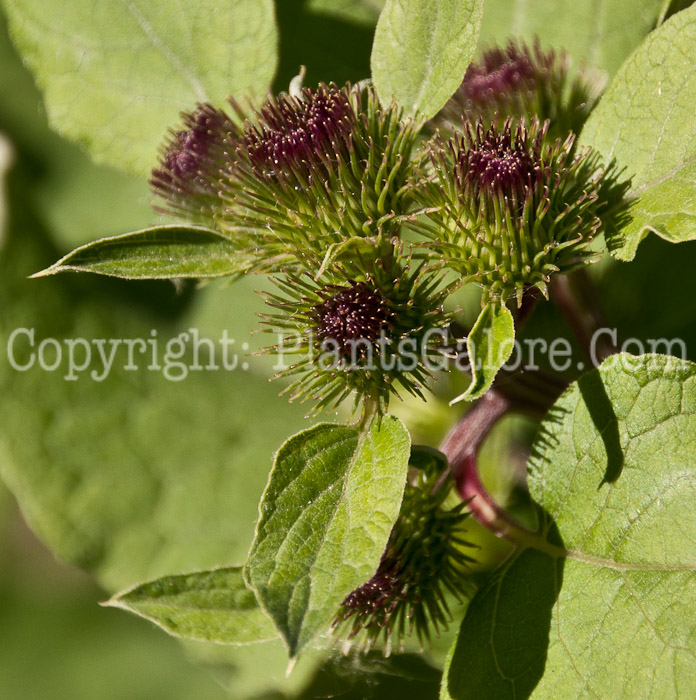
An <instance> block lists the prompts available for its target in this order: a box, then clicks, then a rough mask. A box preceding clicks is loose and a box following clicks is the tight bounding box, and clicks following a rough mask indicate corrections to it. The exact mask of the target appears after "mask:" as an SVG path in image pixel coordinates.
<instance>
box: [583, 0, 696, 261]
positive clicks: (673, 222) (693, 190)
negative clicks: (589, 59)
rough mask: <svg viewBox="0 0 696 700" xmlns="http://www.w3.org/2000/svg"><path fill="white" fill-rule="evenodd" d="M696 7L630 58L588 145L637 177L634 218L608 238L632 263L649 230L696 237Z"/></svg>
mask: <svg viewBox="0 0 696 700" xmlns="http://www.w3.org/2000/svg"><path fill="white" fill-rule="evenodd" d="M695 43H696V6H695V7H691V8H689V9H686V10H684V11H682V12H680V13H678V14H676V15H674V16H673V17H672V18H671V19H669V20H667V21H666V22H665V23H664V24H663V25H662V26H660V27H659V28H658V29H656V30H655V31H654V32H653V33H652V34H651V35H650V36H649V37H648V38H647V39H646V40H645V41H644V42H643V43H642V44H641V45H640V47H639V48H638V49H636V51H635V52H634V53H633V54H631V56H630V57H629V58H628V59H627V60H626V62H625V63H624V65H623V66H622V67H621V69H620V70H619V72H618V73H617V74H616V76H615V77H614V79H613V81H612V82H611V85H610V86H609V88H608V89H607V91H606V93H605V95H604V97H603V98H602V100H601V102H600V103H599V105H598V107H597V108H596V109H595V111H594V112H593V113H592V115H591V116H590V119H589V120H588V122H587V124H586V126H585V128H584V130H583V132H582V135H581V142H582V144H584V145H588V146H592V147H594V148H596V149H597V150H599V151H600V152H601V153H602V154H603V156H604V157H605V158H606V159H607V160H611V159H616V162H617V163H618V165H619V166H620V167H622V168H625V172H626V175H627V176H632V181H631V190H630V193H629V196H630V198H631V199H633V200H634V204H633V207H632V209H631V212H630V213H631V215H632V221H631V222H630V223H629V224H628V225H627V226H626V227H625V228H624V229H623V231H622V232H621V234H620V236H616V237H614V238H612V239H611V240H609V241H608V244H609V247H610V249H611V250H612V252H613V254H614V255H615V256H616V257H617V258H619V259H620V260H632V259H633V257H634V256H635V253H636V249H637V247H638V244H639V243H640V241H641V240H642V238H643V237H644V236H645V234H646V233H647V232H649V231H654V232H655V233H657V234H658V235H659V236H662V237H663V238H665V239H666V240H669V241H672V242H675V243H677V242H680V241H686V240H693V239H696V111H695V110H694V104H696V54H695V53H694V51H693V46H694V44H695Z"/></svg>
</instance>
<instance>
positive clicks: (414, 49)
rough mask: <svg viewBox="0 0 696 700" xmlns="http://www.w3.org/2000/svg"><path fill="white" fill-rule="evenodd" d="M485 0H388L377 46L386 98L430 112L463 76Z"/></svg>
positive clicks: (379, 82)
mask: <svg viewBox="0 0 696 700" xmlns="http://www.w3.org/2000/svg"><path fill="white" fill-rule="evenodd" d="M482 14H483V1H482V0H387V3H386V5H385V7H384V9H383V10H382V13H381V15H380V17H379V21H378V22H377V29H376V30H375V40H374V45H373V47H372V59H371V63H372V79H373V81H374V83H375V87H376V88H377V93H378V94H379V96H380V99H381V100H382V101H383V102H386V103H388V102H390V101H391V100H392V99H394V100H395V101H396V103H397V104H398V105H400V106H401V107H403V108H404V109H405V111H406V112H407V113H409V114H413V115H418V116H420V117H422V118H425V119H427V118H430V117H432V116H433V115H434V114H436V113H437V112H438V110H439V109H440V108H441V107H442V106H443V105H444V104H445V102H447V100H448V99H449V98H450V97H451V96H452V93H454V91H455V90H456V89H457V88H458V87H459V84H460V83H461V82H462V79H463V78H464V73H465V72H466V69H467V67H468V65H469V63H470V62H471V59H472V57H473V55H474V50H475V49H476V42H477V41H478V33H479V28H480V26H481V16H482Z"/></svg>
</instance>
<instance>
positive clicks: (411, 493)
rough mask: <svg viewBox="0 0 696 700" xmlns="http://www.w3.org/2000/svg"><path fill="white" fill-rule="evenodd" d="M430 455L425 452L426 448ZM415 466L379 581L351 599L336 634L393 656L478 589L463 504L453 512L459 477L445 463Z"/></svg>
mask: <svg viewBox="0 0 696 700" xmlns="http://www.w3.org/2000/svg"><path fill="white" fill-rule="evenodd" d="M419 449H422V448H419ZM425 457H426V458H424V459H422V460H418V462H415V460H412V463H411V464H412V467H411V474H410V476H409V480H408V482H407V484H406V489H405V491H404V499H403V501H402V504H401V511H400V513H399V517H398V519H397V521H396V523H395V524H394V528H393V530H392V532H391V535H390V537H389V541H388V543H387V548H386V550H385V552H384V554H383V555H382V559H381V561H380V564H379V568H378V569H377V571H376V573H375V575H374V576H373V577H372V578H371V579H370V580H369V581H367V582H366V583H364V584H363V585H362V586H360V587H359V588H357V589H356V590H354V591H353V592H352V593H350V594H349V595H348V596H346V598H345V600H344V601H343V603H342V605H341V608H340V610H339V612H338V614H337V616H336V619H335V621H334V629H335V634H336V635H337V636H338V637H339V638H344V639H346V641H348V642H354V643H355V644H356V646H358V648H360V649H362V650H364V651H369V650H370V649H371V648H372V647H374V646H375V645H376V644H378V643H380V641H381V644H382V651H383V653H384V654H385V655H389V654H390V653H391V651H392V649H393V648H396V650H397V651H401V650H403V642H404V639H405V637H406V636H411V635H412V634H413V632H414V631H415V633H416V635H417V637H418V639H419V641H420V642H421V643H422V642H423V641H425V639H427V638H428V637H429V635H430V631H431V628H432V629H434V631H435V632H436V633H439V632H440V631H441V630H442V629H445V628H446V627H447V625H448V623H449V621H450V612H449V607H448V604H447V597H448V596H453V597H454V598H455V599H457V600H460V601H461V600H462V598H464V597H465V596H466V594H467V593H468V592H469V591H470V588H469V585H470V584H469V583H468V582H467V578H466V575H467V569H468V566H469V564H470V563H472V562H473V561H474V559H473V558H471V557H470V556H468V555H467V554H466V551H467V549H469V550H471V547H472V545H471V544H469V543H468V542H467V541H466V539H465V530H464V528H463V522H464V520H465V518H466V517H467V515H468V513H467V512H466V511H465V507H466V504H465V503H462V502H461V501H460V502H459V503H458V505H456V506H454V507H453V508H449V507H448V500H449V495H450V491H451V487H452V479H451V477H449V476H448V475H447V473H446V472H445V471H444V469H445V467H446V464H443V462H442V461H440V460H439V459H437V458H432V457H428V456H427V455H425Z"/></svg>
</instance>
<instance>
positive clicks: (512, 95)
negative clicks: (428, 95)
mask: <svg viewBox="0 0 696 700" xmlns="http://www.w3.org/2000/svg"><path fill="white" fill-rule="evenodd" d="M568 69H569V59H568V57H567V56H566V55H565V54H564V53H562V52H561V53H556V52H554V51H544V50H542V48H541V46H540V45H539V42H538V40H537V41H535V42H534V45H533V46H529V45H527V44H525V43H523V42H516V41H510V42H509V43H508V45H507V46H506V47H504V48H503V47H494V48H491V49H489V50H488V51H485V52H484V53H483V55H482V56H481V58H480V59H479V60H478V61H475V62H474V63H472V64H471V65H470V66H469V68H468V69H467V71H466V74H465V76H464V80H463V81H462V84H461V86H460V87H459V89H458V90H457V91H456V92H455V93H454V95H453V96H452V97H451V98H450V100H449V101H448V102H447V104H446V105H445V106H444V107H443V109H442V111H441V112H440V114H438V115H437V117H436V118H435V120H434V121H435V124H436V125H437V126H439V127H440V128H441V129H443V130H445V131H452V130H457V129H461V127H462V121H463V120H470V121H475V120H476V119H478V118H481V119H483V120H484V121H485V122H486V123H488V124H491V123H497V124H498V125H499V126H500V125H501V124H502V123H503V122H504V121H505V119H506V118H508V117H514V118H524V119H525V120H526V121H528V122H529V121H530V120H531V119H533V118H534V117H536V118H537V119H539V121H545V120H547V119H548V120H549V134H550V135H551V136H552V137H554V138H556V137H562V138H565V137H566V136H567V135H568V133H569V132H571V131H572V132H574V133H576V134H577V133H579V132H580V129H581V127H582V125H583V123H584V122H585V120H586V119H587V116H588V115H589V113H590V111H591V109H592V106H593V104H594V101H595V100H596V98H597V94H598V92H599V90H598V86H597V85H596V84H593V83H592V82H591V81H589V80H588V79H587V78H586V77H585V76H583V75H578V76H577V77H574V78H572V79H569V77H568Z"/></svg>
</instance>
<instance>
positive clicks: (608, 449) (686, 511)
mask: <svg viewBox="0 0 696 700" xmlns="http://www.w3.org/2000/svg"><path fill="white" fill-rule="evenodd" d="M695 464H696V365H694V364H693V363H690V362H686V361H682V360H678V359H676V358H674V357H669V356H664V355H644V356H640V357H634V356H629V355H625V354H624V355H617V356H614V357H612V358H610V359H609V360H607V361H606V362H605V363H604V364H603V365H602V366H601V367H600V368H599V369H597V370H593V371H592V372H590V373H588V374H586V375H584V376H583V377H581V378H580V380H579V381H577V382H575V383H574V384H573V385H571V387H570V388H569V389H568V390H567V391H566V393H564V394H563V396H562V397H561V398H560V399H559V400H558V402H557V403H556V405H555V406H554V408H553V409H552V410H551V412H550V414H549V416H548V417H547V418H546V420H545V421H544V423H543V425H542V429H541V431H540V433H539V435H538V437H537V440H536V442H535V445H534V451H533V457H532V459H531V462H530V468H529V487H530V491H531V494H532V496H533V497H534V498H535V500H536V501H537V503H538V505H539V508H540V511H539V512H540V521H541V523H542V533H543V535H544V537H545V538H546V541H547V542H549V543H551V544H552V545H553V547H549V548H547V549H546V551H541V549H543V548H540V549H536V548H534V547H531V548H527V549H522V550H521V551H520V552H519V553H518V554H517V555H515V556H514V557H512V558H511V559H510V560H509V561H508V562H506V563H505V564H504V565H503V566H502V567H501V569H500V570H499V571H498V572H497V573H496V574H494V575H493V576H492V577H491V580H490V581H489V583H488V584H487V585H486V586H485V587H484V588H483V589H482V590H481V591H480V592H479V594H477V596H476V597H475V598H474V600H473V601H472V603H471V605H470V607H469V609H468V611H467V615H466V617H465V619H464V622H463V623H462V629H461V634H460V637H459V639H458V641H457V642H456V643H455V645H454V646H453V648H452V650H451V651H450V656H449V659H448V663H447V666H446V669H445V675H444V680H443V689H442V695H441V697H442V698H443V699H446V700H449V699H452V700H464V699H465V698H477V700H481V699H482V700H486V699H487V698H490V699H491V700H493V698H495V700H506V699H507V698H527V697H530V698H533V699H534V700H552V699H554V700H556V699H557V698H560V697H563V698H564V700H566V699H567V700H575V699H576V698H577V699H580V698H610V697H611V698H649V697H650V698H652V697H660V698H677V697H692V696H693V695H694V694H695V693H696V622H695V621H696V511H695V510H694V508H693V503H694V498H695V497H696V469H695V468H694V465H695Z"/></svg>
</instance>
